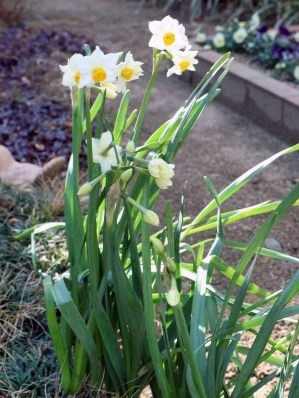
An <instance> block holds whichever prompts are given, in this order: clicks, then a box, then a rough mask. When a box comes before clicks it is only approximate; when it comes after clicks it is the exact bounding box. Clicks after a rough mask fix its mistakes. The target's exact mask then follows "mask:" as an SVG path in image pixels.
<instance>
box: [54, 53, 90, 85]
mask: <svg viewBox="0 0 299 398" xmlns="http://www.w3.org/2000/svg"><path fill="white" fill-rule="evenodd" d="M59 68H60V70H61V71H62V72H63V78H62V83H61V84H62V85H63V86H66V87H74V86H77V87H79V88H82V87H84V86H86V84H87V83H88V67H87V64H86V57H83V55H82V54H74V55H72V56H71V58H70V59H69V60H68V63H67V65H59Z"/></svg>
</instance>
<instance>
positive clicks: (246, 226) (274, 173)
mask: <svg viewBox="0 0 299 398" xmlns="http://www.w3.org/2000/svg"><path fill="white" fill-rule="evenodd" d="M41 3H42V4H39V5H38V8H37V9H36V13H35V17H34V18H33V19H31V21H30V24H32V25H33V26H38V27H39V26H45V25H47V26H51V27H58V28H61V27H63V29H68V30H70V31H74V32H76V33H82V34H84V35H86V36H88V37H90V38H91V39H92V40H93V41H96V42H97V43H99V45H100V46H103V47H104V48H105V49H107V50H108V51H111V52H113V51H120V50H123V51H128V50H131V51H132V52H133V54H134V55H135V57H136V59H138V60H141V61H143V62H144V63H145V65H144V68H145V71H146V75H148V73H149V71H150V67H151V51H150V49H149V48H148V47H147V43H148V40H149V37H150V35H149V32H148V29H147V22H148V20H151V19H161V17H162V12H161V10H157V9H154V8H141V7H140V2H138V1H124V0H101V1H100V0H97V1H96V0H85V1H80V0H63V1H61V0H44V1H43V2H41ZM198 67H199V68H200V64H199V65H198ZM52 72H53V73H54V76H56V77H57V79H60V76H59V73H58V72H57V73H56V72H54V71H52ZM51 74H52V73H51ZM145 84H146V78H145V77H144V78H143V79H141V80H140V81H138V83H134V84H132V87H131V88H132V95H133V104H136V105H137V104H139V103H140V99H141V97H142V94H143V92H144V88H145ZM48 89H49V92H51V95H64V96H66V94H65V90H62V88H61V87H60V86H58V85H57V80H56V81H55V79H54V81H52V82H49V87H48ZM189 93H190V87H189V86H188V85H187V84H186V83H185V82H183V81H181V80H179V79H178V78H176V77H172V78H169V79H167V78H166V77H165V73H163V72H162V74H161V78H160V79H159V82H158V85H157V87H156V88H155V90H154V93H153V101H152V104H151V106H150V112H149V114H148V115H147V118H146V121H145V124H144V129H143V133H142V134H143V138H145V137H147V136H148V135H149V134H150V133H151V132H152V131H154V130H155V128H156V127H158V126H159V125H160V124H161V123H162V122H163V121H165V120H166V119H167V118H169V117H170V116H171V115H172V114H173V113H174V112H175V111H176V110H177V109H178V108H179V107H180V106H181V104H182V103H183V101H184V100H185V99H186V98H187V97H188V95H189ZM286 146H287V145H286V144H285V143H284V142H282V141H280V140H278V139H277V138H275V137H274V136H272V135H271V132H267V131H265V130H263V129H261V128H260V127H258V126H257V125H254V124H253V123H251V122H250V121H249V120H248V119H246V118H244V117H241V116H239V115H238V114H236V113H234V112H232V111H231V110H229V109H227V108H226V107H224V106H223V105H220V104H219V103H217V102H214V103H213V104H211V105H210V106H209V107H208V109H207V110H206V111H205V113H204V115H203V116H202V117H201V119H200V121H199V123H198V125H197V126H196V128H195V129H194V131H193V133H192V135H191V136H190V138H189V139H188V141H187V142H186V143H185V145H184V147H183V148H182V150H181V152H180V153H179V155H178V156H177V158H176V161H175V163H176V176H175V181H174V186H173V188H172V189H171V190H168V191H167V193H166V194H163V195H162V198H161V200H160V201H159V203H158V205H157V206H158V208H160V209H161V208H162V205H163V202H164V201H165V199H166V198H167V199H172V200H173V202H175V203H178V199H179V198H180V195H181V192H182V190H183V186H184V182H185V180H188V190H187V198H186V213H187V214H190V215H195V214H196V213H197V212H198V211H199V210H200V209H201V208H202V207H203V205H204V204H206V203H207V201H208V200H210V197H209V194H208V191H207V189H206V188H205V186H204V183H203V176H204V175H208V176H209V177H210V178H211V179H212V180H213V182H214V183H215V185H216V187H217V189H218V190H220V189H221V188H223V187H224V186H226V185H227V184H228V183H229V182H231V181H232V180H234V179H235V178H237V177H238V176H239V175H241V174H242V173H243V172H245V171H246V170H248V169H249V168H251V167H253V166H254V165H255V164H257V163H258V162H260V161H262V160H264V159H266V158H267V157H269V156H271V155H272V154H274V153H276V152H278V151H280V150H282V149H283V148H285V147H286ZM298 164H299V162H298V155H297V154H295V155H290V156H289V157H284V158H282V159H281V160H278V161H277V162H276V163H274V164H273V165H272V166H270V167H269V168H268V169H267V170H266V171H265V172H264V173H263V175H261V176H259V177H258V178H256V179H255V181H254V183H253V184H251V185H250V186H249V187H247V188H246V189H244V190H243V191H242V192H241V193H240V194H238V195H237V196H236V197H235V198H234V199H232V200H230V201H229V204H228V205H226V207H225V208H226V209H227V210H232V209H234V208H238V207H244V206H248V205H253V204H256V203H259V202H261V201H264V200H268V199H271V200H278V199H281V198H282V197H283V196H284V195H286V194H287V192H288V191H289V190H290V188H291V187H292V186H293V185H294V183H295V182H298V177H299V176H298ZM176 209H177V208H176ZM298 220H299V213H298V210H294V211H293V212H292V213H291V214H290V215H289V216H288V217H287V218H286V219H285V220H284V221H283V222H282V223H281V224H280V226H279V227H278V228H276V229H275V231H274V232H273V234H272V236H273V238H275V240H276V241H277V242H278V243H279V245H280V246H281V249H282V251H284V252H286V253H288V254H291V255H298V251H299V230H298ZM261 221H262V218H257V219H255V220H249V221H247V222H246V223H242V225H240V224H238V225H235V226H232V227H229V228H227V229H226V230H225V232H226V238H227V239H236V240H240V241H244V242H246V241H248V240H249V239H250V237H251V236H252V234H253V233H254V231H256V230H257V228H258V226H259V225H260V224H261ZM236 259H237V257H235V258H234V257H232V256H230V262H231V264H232V265H234V263H235V260H236ZM294 271H295V267H294V266H293V265H290V264H278V263H277V262H274V261H269V260H267V261H263V260H261V261H260V262H259V264H258V266H257V268H256V271H255V275H254V280H255V281H256V282H257V283H259V284H260V285H261V286H263V287H265V288H267V289H269V290H277V289H279V288H281V287H282V286H284V284H285V282H286V281H287V280H288V279H289V278H290V276H291V275H292V274H293V273H294ZM215 283H218V284H219V285H222V284H223V280H222V278H219V280H215ZM288 331H289V325H287V324H284V325H282V326H281V327H279V328H278V330H277V332H276V337H282V336H285V335H286V334H287V333H288ZM263 396H266V391H265V395H263ZM260 397H262V395H260Z"/></svg>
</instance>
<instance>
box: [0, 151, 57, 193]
mask: <svg viewBox="0 0 299 398" xmlns="http://www.w3.org/2000/svg"><path fill="white" fill-rule="evenodd" d="M64 164H65V158H64V157H63V156H59V157H56V158H54V159H52V160H50V161H49V162H47V163H46V164H45V165H44V166H43V167H41V166H37V165H35V164H31V163H20V162H16V161H15V159H14V157H13V156H12V154H11V152H10V151H9V150H8V149H7V148H6V147H5V146H3V145H0V181H2V182H4V183H6V184H11V185H16V186H18V187H19V188H20V189H21V190H27V189H29V188H31V187H32V186H34V185H38V184H40V183H41V182H42V181H44V180H47V179H53V178H54V177H55V176H56V175H58V174H59V173H60V171H61V169H62V167H63V166H64Z"/></svg>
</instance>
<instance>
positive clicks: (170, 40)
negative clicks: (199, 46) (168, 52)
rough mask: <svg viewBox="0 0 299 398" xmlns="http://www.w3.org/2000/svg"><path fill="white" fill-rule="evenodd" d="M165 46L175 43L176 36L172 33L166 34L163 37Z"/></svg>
mask: <svg viewBox="0 0 299 398" xmlns="http://www.w3.org/2000/svg"><path fill="white" fill-rule="evenodd" d="M163 40H164V44H165V46H170V45H171V44H172V43H174V41H175V35H174V34H173V33H171V32H168V33H165V35H164V36H163Z"/></svg>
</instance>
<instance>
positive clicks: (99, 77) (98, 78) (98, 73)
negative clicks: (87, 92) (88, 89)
mask: <svg viewBox="0 0 299 398" xmlns="http://www.w3.org/2000/svg"><path fill="white" fill-rule="evenodd" d="M92 79H93V81H94V82H95V83H101V82H103V81H104V80H106V79H107V73H106V71H105V69H103V68H94V70H93V71H92Z"/></svg>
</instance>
